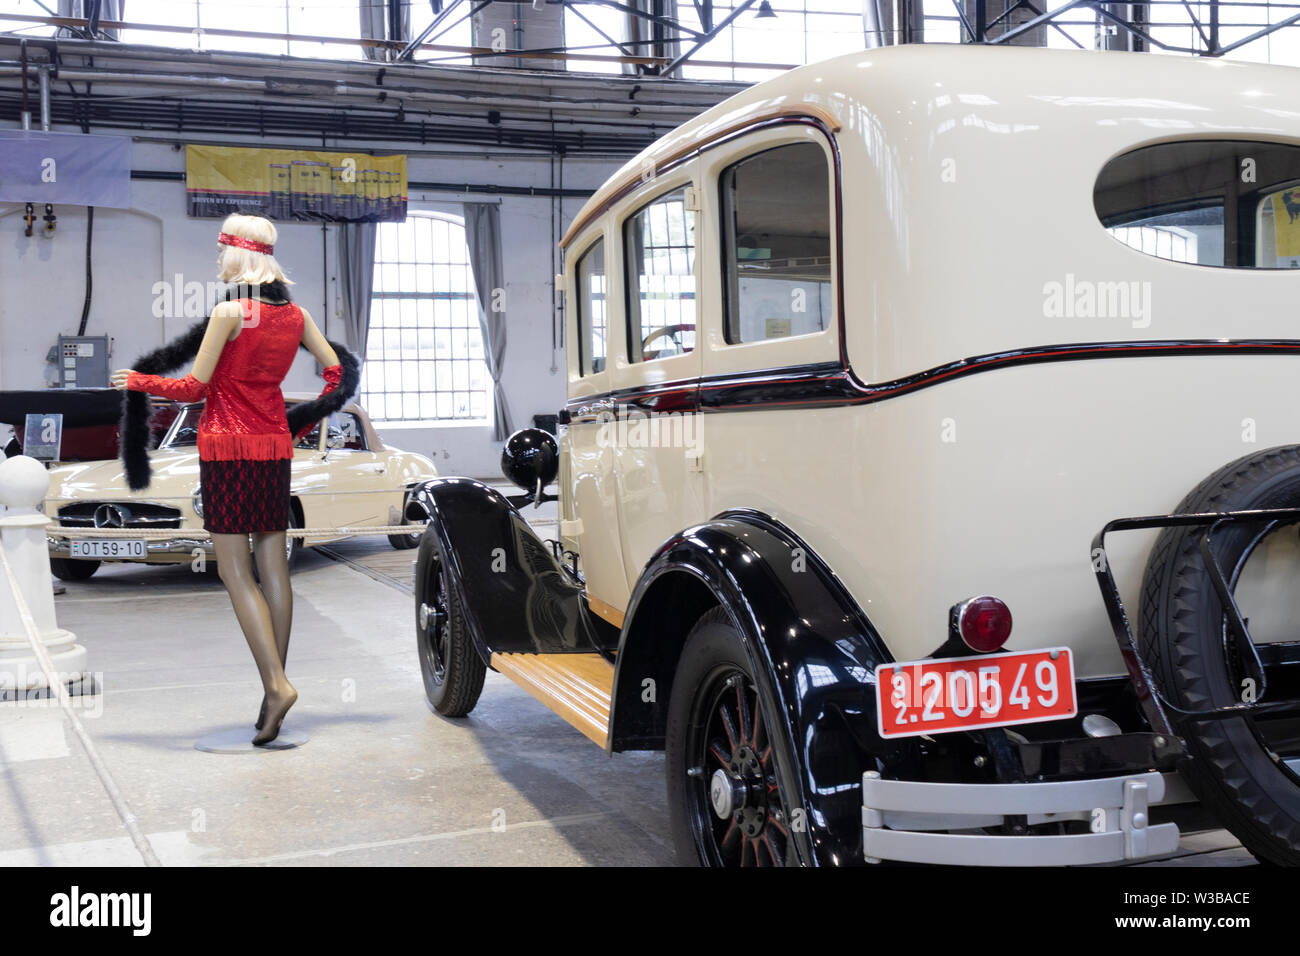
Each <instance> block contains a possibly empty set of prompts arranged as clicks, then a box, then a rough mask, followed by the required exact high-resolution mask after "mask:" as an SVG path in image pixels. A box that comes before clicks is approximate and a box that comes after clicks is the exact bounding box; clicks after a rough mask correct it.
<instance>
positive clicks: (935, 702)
mask: <svg viewBox="0 0 1300 956" xmlns="http://www.w3.org/2000/svg"><path fill="white" fill-rule="evenodd" d="M1077 712H1078V703H1077V701H1076V700H1075V696H1074V659H1073V657H1072V656H1071V655H1070V649H1069V648H1068V647H1056V648H1050V649H1048V650H1042V651H1017V652H1013V653H1008V654H980V655H978V656H976V657H949V658H942V659H938V660H925V661H902V662H899V663H894V664H881V665H880V666H879V667H877V668H876V715H877V717H878V718H879V725H880V736H882V737H915V736H918V735H920V734H936V733H948V732H950V731H954V730H979V729H982V728H985V727H1008V726H1011V725H1012V724H1032V723H1037V722H1039V721H1044V720H1060V719H1062V718H1066V717H1073V716H1074V715H1075V714H1076V713H1077Z"/></svg>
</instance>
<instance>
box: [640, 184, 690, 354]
mask: <svg viewBox="0 0 1300 956" xmlns="http://www.w3.org/2000/svg"><path fill="white" fill-rule="evenodd" d="M623 229H624V233H623V245H624V249H625V250H626V253H627V273H626V274H627V283H626V285H627V290H628V292H627V299H628V302H627V327H628V348H627V352H628V359H629V361H632V362H646V361H650V360H651V359H660V358H668V357H669V356H672V355H681V354H684V353H686V352H690V351H692V350H693V349H694V348H695V213H693V212H691V211H690V210H689V209H687V208H686V190H685V188H682V189H678V190H676V191H674V192H670V193H667V194H666V195H663V196H660V197H659V198H658V199H656V200H655V201H654V202H652V203H650V204H649V205H646V206H642V207H641V209H640V210H639V211H638V212H637V213H636V214H635V215H634V216H632V217H631V218H629V219H628V220H627V221H626V222H625V223H624V226H623Z"/></svg>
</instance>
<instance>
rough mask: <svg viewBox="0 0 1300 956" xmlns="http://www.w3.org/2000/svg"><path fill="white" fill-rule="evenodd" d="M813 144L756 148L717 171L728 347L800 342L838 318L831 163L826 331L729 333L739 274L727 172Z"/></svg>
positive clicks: (721, 302)
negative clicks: (765, 334) (757, 336)
mask: <svg viewBox="0 0 1300 956" xmlns="http://www.w3.org/2000/svg"><path fill="white" fill-rule="evenodd" d="M816 145H818V144H815V143H810V142H808V141H807V140H794V141H791V142H785V143H777V144H775V145H771V146H768V147H766V148H764V149H759V150H757V151H755V152H747V153H746V154H745V155H743V156H739V157H735V158H732V159H731V161H730V162H728V163H727V164H726V165H724V166H723V167H722V168H721V169H719V170H717V172H716V178H717V193H718V206H717V210H718V214H717V219H716V225H717V237H718V266H719V269H720V271H721V275H720V282H721V285H720V286H719V288H720V290H721V295H720V296H719V299H718V302H719V309H718V313H719V315H720V316H721V317H722V341H723V342H724V343H726V345H728V346H736V345H756V344H758V343H761V342H773V341H783V342H788V341H790V340H792V339H801V338H806V337H809V336H814V335H821V334H822V333H824V332H826V331H828V330H829V329H830V328H831V326H832V325H833V324H834V323H835V322H836V321H837V319H838V300H837V298H836V293H837V291H838V290H837V287H836V275H835V272H836V269H835V266H836V262H837V259H836V255H835V189H834V184H835V168H834V164H833V163H828V164H827V165H826V167H825V169H826V199H827V206H826V226H827V247H828V249H829V253H830V254H829V256H828V259H829V261H828V262H827V271H828V275H829V279H828V282H829V285H830V295H831V314H830V317H829V319H828V320H827V323H826V328H824V329H817V330H815V331H812V332H800V333H799V334H798V335H786V336H777V337H774V338H763V339H742V338H737V339H734V340H733V339H732V337H731V331H732V329H731V309H732V306H733V304H735V305H736V306H737V307H738V306H739V301H738V300H739V282H738V281H733V280H736V279H738V273H737V272H736V269H735V265H736V261H737V260H736V259H735V258H734V257H733V256H732V255H731V253H730V251H729V250H730V246H729V243H730V242H734V241H735V237H734V235H733V229H732V227H733V217H732V211H733V210H732V209H731V204H730V202H729V197H728V195H727V193H728V190H727V185H726V176H727V175H728V173H729V171H730V170H732V169H735V168H736V167H737V166H740V165H741V164H742V163H747V162H749V161H750V160H753V159H756V158H757V157H759V156H762V155H764V154H765V153H773V152H776V151H777V150H780V149H789V148H791V147H796V146H816ZM821 153H822V161H823V162H824V163H825V162H826V161H827V160H828V159H829V157H828V156H827V155H826V150H825V148H824V147H823V148H822V149H821ZM733 290H735V292H734V294H733ZM733 295H734V298H735V300H736V301H735V302H733ZM737 333H738V334H739V323H737Z"/></svg>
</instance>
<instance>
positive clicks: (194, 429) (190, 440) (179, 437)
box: [158, 405, 320, 451]
mask: <svg viewBox="0 0 1300 956" xmlns="http://www.w3.org/2000/svg"><path fill="white" fill-rule="evenodd" d="M202 414H203V406H202V405H187V406H186V407H185V408H183V409H181V413H180V414H179V415H177V416H176V422H175V424H173V425H172V427H171V430H170V431H169V432H168V433H167V437H166V438H164V439H163V442H162V444H161V445H159V446H158V448H159V450H162V449H164V448H187V447H188V448H193V447H194V446H195V445H197V444H198V442H199V416H200V415H202ZM293 447H294V448H305V449H307V450H309V451H315V450H316V449H317V448H319V447H320V423H319V422H318V423H317V424H316V426H315V427H314V428H312V430H311V431H309V432H308V433H307V434H306V435H303V436H302V438H300V439H298V440H297V441H296V442H294V445H293Z"/></svg>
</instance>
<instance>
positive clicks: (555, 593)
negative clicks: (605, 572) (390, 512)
mask: <svg viewBox="0 0 1300 956" xmlns="http://www.w3.org/2000/svg"><path fill="white" fill-rule="evenodd" d="M407 508H408V516H409V517H412V518H414V519H416V520H422V519H423V518H424V516H426V515H427V516H428V519H429V523H428V525H427V526H426V528H425V530H424V536H423V538H422V540H421V546H420V552H419V557H418V558H417V560H416V575H415V586H416V602H417V604H418V602H420V601H421V600H423V595H424V589H425V588H426V587H427V585H428V578H429V564H430V562H431V561H432V560H433V558H434V557H435V556H437V557H438V558H440V559H441V560H442V561H443V563H444V566H445V568H446V571H447V575H448V583H449V585H450V586H451V587H454V588H455V589H456V595H457V597H459V598H460V603H461V607H462V608H463V610H464V613H465V621H466V625H467V628H468V631H469V634H470V637H471V639H472V640H473V641H474V645H475V647H477V648H478V651H479V653H480V654H481V655H483V659H484V660H485V661H487V660H488V659H489V657H490V656H491V655H492V654H493V653H502V654H512V653H518V654H564V653H591V652H593V651H595V650H596V649H597V647H596V635H595V631H594V629H593V627H594V626H593V624H592V621H591V619H590V617H589V614H590V612H589V611H588V610H587V605H586V600H585V598H584V596H583V593H582V589H581V588H580V587H579V586H578V584H577V583H576V582H575V581H574V580H573V579H572V578H571V577H570V576H569V575H568V573H566V572H565V571H564V569H563V568H561V567H560V564H559V562H558V561H556V559H555V555H554V554H553V553H552V552H551V549H550V548H548V547H547V546H546V544H545V543H543V542H542V541H541V540H540V539H539V538H538V537H537V535H536V534H534V533H533V530H532V529H531V528H530V527H529V526H528V523H527V522H526V521H525V520H524V519H523V516H522V515H520V514H519V512H518V511H516V510H515V508H514V506H513V505H511V504H510V502H509V501H507V500H506V498H505V496H504V495H502V494H501V493H500V492H499V491H497V490H495V489H494V488H490V487H488V486H487V485H485V484H483V483H482V482H480V481H474V480H473V479H471V478H433V479H430V480H428V481H425V482H423V483H421V484H419V485H418V486H416V488H415V489H414V490H413V491H412V492H411V495H410V501H409V503H408V505H407ZM430 536H432V539H433V540H432V544H431V542H430V541H429V539H430ZM433 545H436V546H433Z"/></svg>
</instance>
